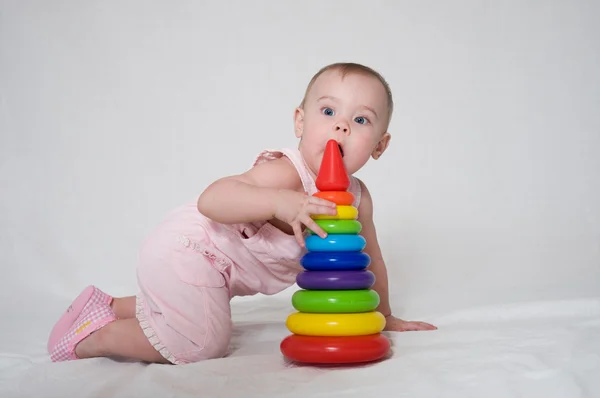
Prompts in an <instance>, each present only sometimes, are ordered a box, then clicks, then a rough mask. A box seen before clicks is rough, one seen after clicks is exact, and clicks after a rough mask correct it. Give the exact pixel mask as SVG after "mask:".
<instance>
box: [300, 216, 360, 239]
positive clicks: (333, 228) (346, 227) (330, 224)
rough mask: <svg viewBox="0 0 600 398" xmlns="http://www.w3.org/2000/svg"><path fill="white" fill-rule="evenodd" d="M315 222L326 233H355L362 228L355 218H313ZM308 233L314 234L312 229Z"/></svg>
mask: <svg viewBox="0 0 600 398" xmlns="http://www.w3.org/2000/svg"><path fill="white" fill-rule="evenodd" d="M315 223H317V225H318V226H319V227H321V229H323V231H325V232H327V233H328V234H345V235H357V234H358V233H359V232H360V231H361V230H362V225H361V223H360V221H357V220H315ZM309 231H310V229H309ZM310 233H311V234H313V235H314V234H315V233H314V232H313V231H310Z"/></svg>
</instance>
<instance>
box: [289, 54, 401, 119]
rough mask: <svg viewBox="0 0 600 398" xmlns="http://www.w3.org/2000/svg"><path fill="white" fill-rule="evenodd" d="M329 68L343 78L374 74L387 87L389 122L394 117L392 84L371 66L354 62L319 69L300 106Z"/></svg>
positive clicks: (302, 105) (339, 63)
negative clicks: (354, 74)
mask: <svg viewBox="0 0 600 398" xmlns="http://www.w3.org/2000/svg"><path fill="white" fill-rule="evenodd" d="M328 70H337V71H339V72H340V74H341V75H342V78H344V77H345V76H346V75H348V74H351V73H356V74H363V75H367V76H373V77H375V78H376V79H377V80H379V82H381V84H382V85H383V87H384V88H385V92H386V94H387V103H388V122H389V120H390V119H391V118H392V112H393V111H394V100H393V98H392V90H391V89H390V85H389V84H388V82H387V81H386V80H385V79H384V77H383V76H382V75H381V74H380V73H379V72H377V71H376V70H374V69H372V68H369V67H368V66H365V65H361V64H357V63H353V62H337V63H334V64H331V65H327V66H325V67H323V68H321V70H319V71H318V72H317V73H316V74H315V75H314V76H313V77H312V79H311V80H310V82H309V83H308V86H307V87H306V91H305V92H304V97H303V98H302V102H301V103H300V108H304V102H305V101H306V97H307V96H308V93H309V92H310V89H311V88H312V86H313V85H314V84H315V81H316V80H317V79H318V78H319V76H321V75H322V74H323V73H324V72H327V71H328Z"/></svg>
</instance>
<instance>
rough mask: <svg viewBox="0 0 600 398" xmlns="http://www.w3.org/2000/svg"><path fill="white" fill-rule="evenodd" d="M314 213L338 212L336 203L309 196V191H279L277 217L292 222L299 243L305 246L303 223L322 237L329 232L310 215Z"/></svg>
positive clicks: (330, 213) (332, 213)
mask: <svg viewBox="0 0 600 398" xmlns="http://www.w3.org/2000/svg"><path fill="white" fill-rule="evenodd" d="M313 214H328V215H335V214H337V209H336V204H335V203H333V202H330V201H328V200H325V199H321V198H317V197H315V196H309V195H308V194H307V193H301V192H296V191H292V190H288V189H281V190H279V191H278V194H277V199H276V210H275V218H277V219H279V220H281V221H284V222H286V223H288V224H290V225H291V226H292V228H293V230H294V235H295V236H296V240H297V241H298V244H299V245H300V246H302V247H304V237H303V236H302V225H303V224H304V225H305V226H306V227H308V228H310V229H311V230H312V231H313V232H314V233H315V234H317V235H318V236H320V237H321V238H325V237H326V236H327V234H326V233H325V231H323V230H322V229H321V228H320V227H319V226H318V225H317V223H315V222H314V220H313V219H312V218H311V217H310V216H311V215H313Z"/></svg>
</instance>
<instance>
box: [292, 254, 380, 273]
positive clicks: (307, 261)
mask: <svg viewBox="0 0 600 398" xmlns="http://www.w3.org/2000/svg"><path fill="white" fill-rule="evenodd" d="M370 263H371V257H369V255H368V254H367V253H364V252H329V253H319V252H312V253H306V254H305V255H304V256H302V258H301V259H300V264H302V267H304V269H306V270H307V271H328V270H331V271H333V270H338V271H342V270H361V269H365V268H367V267H368V266H369V264H370Z"/></svg>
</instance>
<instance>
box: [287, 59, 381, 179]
mask: <svg viewBox="0 0 600 398" xmlns="http://www.w3.org/2000/svg"><path fill="white" fill-rule="evenodd" d="M388 118H389V113H388V104H387V94H386V91H385V88H384V87H383V85H382V84H381V82H380V81H379V80H377V78H375V77H372V76H368V75H363V74H356V73H349V74H347V75H346V76H345V77H344V78H343V79H342V76H341V74H340V73H339V71H337V70H329V71H327V72H325V73H323V74H322V75H320V76H319V77H318V79H317V80H316V81H315V83H314V85H313V86H312V88H311V89H310V92H309V93H308V95H307V97H306V100H305V103H304V107H303V109H300V110H297V112H296V120H295V122H296V125H295V127H296V136H297V137H300V138H301V142H300V146H299V149H300V152H301V153H302V155H303V157H304V159H305V161H306V163H307V165H308V167H309V168H310V169H311V171H312V172H313V173H314V175H317V174H318V172H319V168H320V166H321V160H322V158H323V153H324V151H325V145H326V143H327V141H329V140H330V139H334V140H336V141H337V142H338V143H339V144H340V146H341V149H342V153H343V159H344V165H345V166H346V171H347V172H348V174H354V173H355V172H356V171H358V170H359V169H360V168H361V167H362V166H364V165H365V163H366V162H367V161H368V160H369V157H371V155H372V154H373V151H374V150H375V148H376V147H377V145H378V143H379V142H380V140H382V139H383V138H384V133H386V128H387V124H388Z"/></svg>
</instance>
